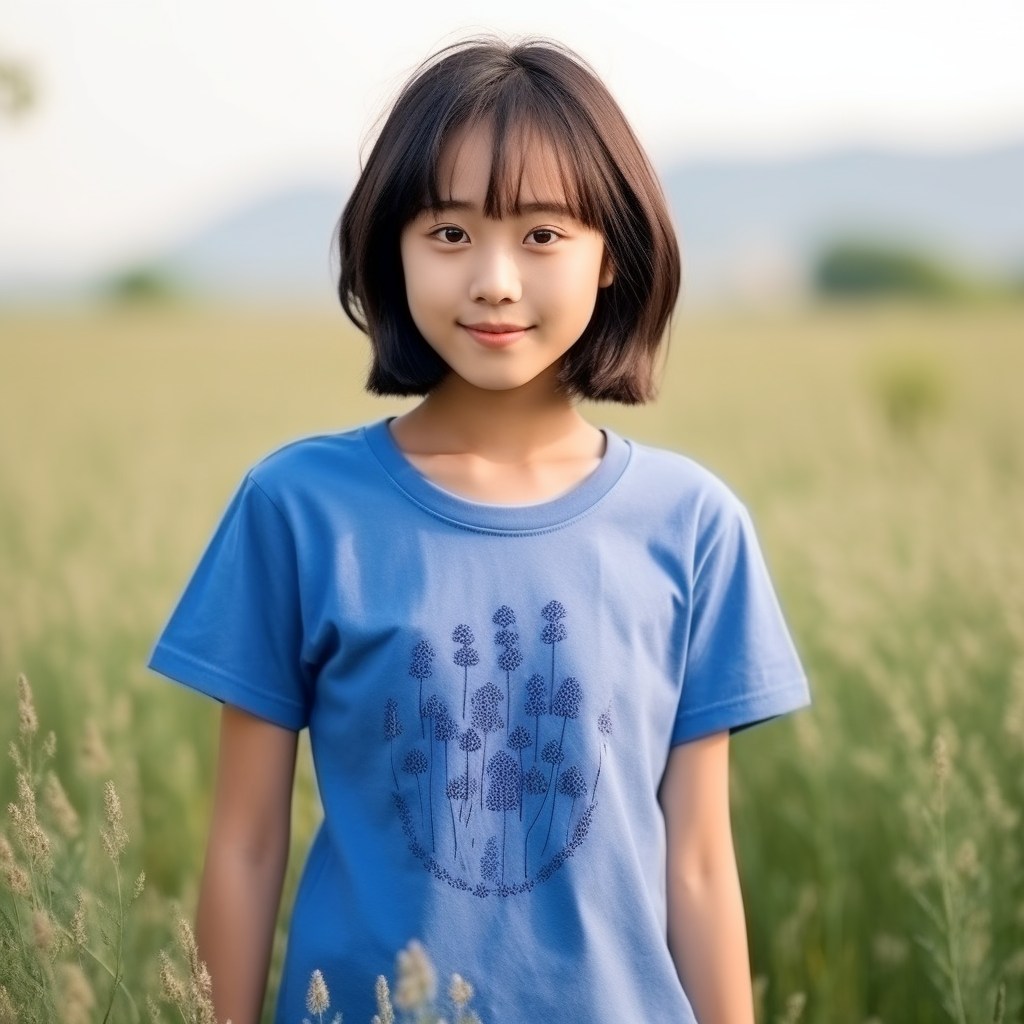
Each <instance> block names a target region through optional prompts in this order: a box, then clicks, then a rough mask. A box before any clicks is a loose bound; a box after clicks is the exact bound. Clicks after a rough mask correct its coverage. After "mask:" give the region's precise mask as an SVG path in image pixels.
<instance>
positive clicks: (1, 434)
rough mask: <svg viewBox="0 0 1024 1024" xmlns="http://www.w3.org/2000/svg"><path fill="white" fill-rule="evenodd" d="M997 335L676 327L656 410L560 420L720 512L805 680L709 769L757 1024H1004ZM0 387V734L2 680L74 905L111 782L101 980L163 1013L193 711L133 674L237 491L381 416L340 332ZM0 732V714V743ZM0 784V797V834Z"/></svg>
mask: <svg viewBox="0 0 1024 1024" xmlns="http://www.w3.org/2000/svg"><path fill="white" fill-rule="evenodd" d="M1021 337H1024V312H1022V310H1021V308H1020V307H1013V306H1006V307H1002V308H1000V307H991V308H988V309H981V308H965V309H943V310H938V311H934V310H928V309H924V308H921V309H915V308H913V307H901V306H888V307H886V306H881V307H873V308H865V309H860V310H842V311H834V310H832V311H829V310H820V311H815V310H808V311H802V312H799V313H786V314H777V315H772V316H754V315H738V314H737V315H730V316H725V315H717V316H711V315H708V316H705V317H703V318H699V317H697V318H684V319H683V320H682V322H681V323H680V324H679V325H678V329H677V332H676V335H675V337H674V339H673V343H672V353H671V357H670V360H669V367H668V372H667V374H666V379H665V385H664V388H663V394H662V398H661V400H660V402H659V403H658V404H657V405H655V406H653V407H651V408H649V409H644V410H618V409H613V408H608V407H598V408H592V409H589V410H588V413H589V414H590V415H592V417H593V418H594V419H595V420H596V421H598V422H603V423H606V424H609V425H611V426H613V427H614V428H616V429H618V430H619V431H620V432H622V433H623V434H626V435H627V436H631V437H634V438H637V439H639V440H642V441H650V442H652V443H656V444H662V445H666V446H669V447H672V448H675V449H677V450H683V451H685V452H688V453H689V454H692V455H694V456H695V457H696V458H698V459H699V460H700V461H702V462H704V463H705V464H707V465H709V466H710V468H712V469H713V470H715V471H716V472H718V473H719V474H720V475H721V476H723V477H724V478H725V479H726V481H727V482H728V483H730V484H731V485H732V486H733V487H734V488H735V489H736V490H737V491H738V492H739V493H740V495H741V496H742V497H743V498H744V499H745V500H746V502H747V503H748V505H749V506H750V507H751V509H752V512H753V514H754V519H755V522H756V523H757V524H758V528H759V532H760V534H761V537H762V540H763V543H764V546H765V549H766V552H767V556H768V560H769V563H770V565H771V567H772V570H773V575H774V577H775V579H776V582H777V584H778V586H779V590H780V593H781V596H782V600H783V605H784V607H785V609H786V611H787V615H788V617H789V619H790V622H791V624H792V626H793V629H794V633H795V635H796V639H797V643H798V647H799V648H800V651H801V654H802V656H803V658H804V660H805V662H806V664H807V668H808V671H809V673H810V676H811V682H812V690H813V694H814V698H815V705H814V707H813V709H811V710H810V711H807V712H801V713H799V714H797V715H795V716H793V717H792V718H790V719H787V720H784V721H782V722H779V723H775V724H772V725H768V726H765V727H762V728H759V729H756V730H754V731H753V732H751V733H748V734H743V735H740V736H738V737H736V738H735V740H734V744H733V749H734V756H733V765H734V770H733V779H732V787H733V807H734V814H733V824H734V829H735V833H736V841H737V849H738V854H739V858H740V868H741V876H742V881H743V885H744V894H745V899H746V906H747V915H748V928H749V932H750V941H751V955H752V961H753V964H752V966H753V972H754V974H755V976H756V986H755V988H756V992H757V994H758V1003H759V1011H758V1019H759V1021H761V1022H768V1021H771V1022H776V1021H779V1020H790V1019H794V1020H795V1019H797V1018H799V1019H800V1020H801V1021H806V1022H812V1024H841V1022H853V1024H865V1022H868V1021H871V1022H873V1024H877V1022H879V1021H884V1022H888V1024H903V1022H909V1021H917V1022H924V1024H929V1022H932V1021H935V1022H939V1021H946V1020H953V1021H957V1022H960V1024H964V1022H971V1024H982V1022H988V1021H990V1020H993V1019H994V1018H995V1016H996V1015H997V1011H998V1014H1000V1015H1003V1016H1004V1018H1005V1019H1006V1020H1007V1021H1009V1020H1015V1019H1018V1018H1019V1017H1020V1014H1021V1012H1022V1008H1024V828H1022V823H1021V820H1020V817H1021V811H1022V809H1024V770H1022V765H1024V515H1022V514H1021V510H1022V509H1024V403H1021V402H1020V400H1019V381H1020V380H1022V379H1024V347H1022V346H1021V344H1020V338H1021ZM0 360H2V364H3V368H2V372H0V601H2V609H3V611H2V614H0V707H14V706H15V705H14V699H15V698H14V692H13V681H14V679H15V677H16V675H17V673H18V672H19V671H25V672H26V673H27V674H28V676H29V678H30V679H31V680H32V681H33V684H34V686H35V691H36V704H37V706H38V714H39V717H40V719H41V720H42V721H44V722H47V723H49V725H47V728H52V729H53V730H54V731H55V732H56V734H57V736H58V737H59V738H60V742H59V743H57V745H56V749H55V750H54V751H53V752H52V757H51V758H50V761H49V762H48V767H47V771H50V770H52V771H53V772H54V773H55V775H56V776H57V777H58V778H60V779H61V780H63V783H64V786H65V788H66V797H67V803H68V806H69V807H71V808H72V809H73V810H74V813H75V815H76V816H77V819H78V821H79V828H80V830H81V832H80V835H79V837H78V838H75V839H73V840H72V839H61V840H60V842H62V843H81V844H84V845H83V846H82V849H83V851H84V850H85V848H86V846H88V845H89V843H91V844H92V846H91V848H92V852H91V853H89V854H88V856H86V855H85V854H84V852H83V855H82V857H81V858H80V862H81V872H82V879H83V881H85V882H87V883H88V885H89V887H92V888H96V889H97V890H98V891H108V890H107V887H108V884H109V882H110V879H111V874H110V871H111V864H110V859H109V857H106V855H105V854H104V853H103V849H102V842H101V841H100V840H99V839H98V838H97V837H98V835H99V830H100V829H101V828H108V829H109V827H110V826H109V822H108V821H107V817H106V811H105V809H104V805H103V800H102V794H103V782H104V781H105V780H106V779H108V778H112V779H113V780H114V783H115V786H116V792H117V793H118V795H119V798H120V802H121V804H122V813H123V816H124V821H126V822H127V823H128V825H127V826H126V827H127V828H128V830H129V831H130V834H131V836H132V842H131V844H129V846H128V847H127V848H126V849H125V851H124V852H123V854H122V861H121V865H120V867H121V869H122V874H123V879H122V880H123V881H124V887H123V892H124V891H126V890H127V891H132V890H133V885H134V879H135V878H136V877H137V873H138V872H139V871H145V875H146V887H145V891H144V892H143V894H142V896H141V897H140V898H139V901H138V902H137V904H135V905H134V906H133V907H131V908H129V912H128V914H127V917H126V927H127V928H128V929H129V934H130V936H131V941H130V942H126V943H125V944H124V946H123V964H122V971H123V974H124V977H125V978H126V979H127V978H133V979H142V980H143V981H144V983H145V985H147V986H153V985H155V986H158V985H159V977H158V974H159V960H158V954H159V952H160V950H161V949H163V948H166V947H168V946H169V945H173V943H174V941H175V935H174V928H173V919H170V918H168V916H167V913H166V907H167V905H168V903H167V901H170V900H173V901H177V902H178V903H179V904H180V905H181V906H182V908H183V909H184V912H185V914H186V916H187V915H188V914H190V913H191V908H192V906H193V904H194V899H195V891H196V878H197V875H198V871H199V868H200V858H201V855H202V849H203V842H204V834H205V827H206V820H207V816H208V813H209V788H210V787H209V780H210V776H211V773H212V770H213V738H214V718H215V709H214V708H212V707H209V706H207V704H206V703H205V702H203V701H201V700H200V699H199V698H196V697H193V696H192V695H191V694H189V693H186V692H184V691H182V690H180V689H178V688H176V687H173V686H170V685H167V684H166V683H163V682H160V681H157V680H155V679H154V678H151V677H149V676H148V675H147V674H146V672H145V670H144V669H143V667H142V666H143V664H144V662H145V657H146V654H147V653H148V648H149V645H150V643H151V642H152V639H153V637H154V636H155V634H156V632H157V630H158V628H159V625H160V623H161V622H162V621H163V619H164V617H165V616H166V614H167V612H168V610H169V608H170V606H171V604H172V602H173V600H174V598H175V597H176V595H177V593H178V592H179V590H180V588H181V586H182V584H183V583H184V581H185V579H186V577H187V575H188V572H189V571H190V568H191V566H192V565H193V564H194V561H195V559H196V557H197V556H198V553H199V551H200V549H201V547H202V545H203V543H204V542H205V540H206V538H207V536H208V535H209V532H210V531H211V529H212V527H213V524H214V522H215V521H216V518H217V516H218V514H219V512H220V510H221V508H222V507H223V505H224V503H225V502H226V500H227V498H228V496H229V494H230V492H231V490H232V488H233V487H234V485H235V483H236V481H237V480H238V478H239V477H240V475H241V472H242V470H243V469H244V467H245V466H246V465H247V464H248V463H249V462H251V461H252V460H254V459H255V458H257V457H258V456H259V455H260V454H261V453H262V452H263V451H265V450H267V449H268V448H270V447H272V446H274V445H276V444H278V443H280V442H282V441H284V440H286V439H288V438H291V437H294V436H297V435H300V434H303V433H307V432H310V431H315V430H322V429H338V428H340V427H342V426H345V425H348V424H351V423H356V422H361V421H363V420H366V419H369V418H373V417H376V416H381V415H384V414H385V412H387V411H392V410H394V409H395V408H397V407H398V406H397V404H395V403H387V404H385V403H380V402H376V401H374V400H371V399H369V398H367V397H366V396H363V395H362V394H361V392H360V390H359V384H360V380H361V374H362V367H363V365H364V362H365V349H364V345H363V342H362V341H361V339H359V338H358V337H357V336H354V335H353V334H352V333H351V332H349V331H347V330H346V329H345V328H344V327H343V326H342V324H341V321H340V317H339V318H329V317H319V316H313V315H306V314H300V313H294V314H283V313H282V314H266V315H259V316H257V315H255V314H253V315H245V314H241V313H230V312H224V311H221V312H216V311H188V310H176V309H174V308H173V307H171V308H168V309H164V310H161V311H160V312H159V313H158V314H157V313H152V312H147V311H145V310H142V309H139V310H132V311H129V312H118V313H114V312H110V313H93V314H88V315H85V314H75V315H74V316H72V315H70V314H68V315H65V316H57V315H54V316H48V317H44V316H37V317H22V318H20V319H15V318H12V317H11V316H10V315H8V316H7V317H6V318H5V319H4V320H3V321H2V322H0ZM5 679H6V680H8V681H9V683H10V685H11V687H12V690H11V691H10V698H9V699H5V698H3V697H2V693H3V692H4V691H3V689H2V686H3V685H4V684H3V680H5ZM18 730H19V724H18V720H17V717H16V716H15V715H13V714H12V715H7V714H6V713H4V714H0V739H2V740H4V741H7V740H9V739H16V738H17V737H18V735H19V732H18ZM17 775H18V772H17V769H16V768H15V766H14V765H13V763H11V762H8V763H6V764H5V765H4V766H3V767H0V798H2V803H0V806H6V805H7V803H8V802H9V801H10V802H14V803H16V804H17V803H18V801H19V800H20V799H21V798H20V796H19V792H18V786H17ZM42 782H43V784H45V779H42ZM39 806H40V807H42V806H43V802H42V797H40V803H39ZM295 816H296V820H295V827H294V829H293V836H294V844H295V845H294V849H293V856H292V858H291V861H290V866H289V881H288V887H289V890H288V893H287V894H286V898H285V905H287V903H288V901H289V900H290V894H291V892H293V891H294V884H295V880H296V877H297V872H298V870H299V868H300V867H301V860H302V856H303V850H304V843H305V841H306V840H307V837H308V836H309V835H310V833H311V830H312V828H313V827H314V825H315V822H316V820H317V816H318V808H317V804H316V800H315V797H314V794H313V789H312V782H311V772H310V769H309V763H308V757H305V756H304V757H303V758H302V770H301V773H300V782H299V797H298V799H297V801H296V804H295ZM8 824H9V823H8ZM8 824H5V825H4V826H3V828H5V829H7V827H8ZM47 827H52V828H56V827H57V826H56V822H55V821H54V822H53V823H51V825H49V826H47ZM87 836H88V837H91V839H89V841H88V843H87V842H86V839H85V837H87ZM97 844H99V845H97ZM15 845H16V844H15ZM76 848H77V847H76ZM21 856H22V855H21V854H19V857H21ZM105 857H106V859H105ZM70 891H71V890H69V892H70ZM5 899H6V900H8V904H5V905H9V903H10V896H9V894H6V893H2V892H0V901H3V900H5ZM104 904H105V905H106V906H109V907H114V906H116V905H117V904H116V901H115V900H114V898H113V896H112V895H110V894H109V892H108V895H107V896H106V897H105V898H104ZM157 908H163V909H160V910H159V911H158V909H157ZM70 909H71V911H72V913H73V911H74V907H70ZM151 914H152V916H151ZM284 924H285V919H284V918H282V921H281V924H280V927H279V931H278V940H277V959H276V961H275V963H276V964H277V967H276V968H275V970H276V969H279V964H280V953H281V944H282V941H283V935H284ZM26 927H27V925H26ZM132 929H134V931H133V930H132ZM26 934H27V933H26ZM105 954H108V955H110V956H111V960H110V961H108V966H111V964H112V963H113V962H114V961H116V956H113V953H112V951H111V950H106V949H105ZM154 964H156V965H157V966H156V967H154V966H152V965H154ZM115 973H116V968H115ZM90 978H91V976H90ZM275 984H276V982H275V981H274V980H273V979H272V984H271V991H272V992H273V988H274V985H275ZM90 985H91V986H93V987H94V989H95V990H96V991H97V992H107V989H105V988H103V986H102V984H100V980H99V979H97V980H95V981H93V980H90ZM1000 993H1002V996H1000ZM107 998H108V999H109V993H108V996H107ZM997 1003H998V1005H997ZM2 1005H3V1004H2V1002H0V1020H2ZM115 1005H116V1004H115ZM100 1008H101V1000H100V998H99V997H97V1002H96V1011H95V1012H96V1013H99V1015H98V1016H96V1015H95V1013H94V1016H93V1018H90V1019H96V1020H102V1013H101V1012H99V1010H100ZM90 1012H93V1011H90ZM266 1019H268V1020H269V1016H268V1017H267V1018H266ZM324 1019H325V1020H328V1019H329V1016H325V1018H324Z"/></svg>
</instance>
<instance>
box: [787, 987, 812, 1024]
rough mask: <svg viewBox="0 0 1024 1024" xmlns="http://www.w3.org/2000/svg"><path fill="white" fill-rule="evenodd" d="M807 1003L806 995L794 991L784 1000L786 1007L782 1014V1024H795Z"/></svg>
mask: <svg viewBox="0 0 1024 1024" xmlns="http://www.w3.org/2000/svg"><path fill="white" fill-rule="evenodd" d="M806 1005H807V996H806V995H804V993H803V992H794V993H793V994H792V995H791V996H789V998H788V999H787V1000H786V1009H785V1011H784V1012H783V1015H782V1024H797V1021H798V1020H800V1018H801V1017H802V1016H803V1013H804V1007H805V1006H806Z"/></svg>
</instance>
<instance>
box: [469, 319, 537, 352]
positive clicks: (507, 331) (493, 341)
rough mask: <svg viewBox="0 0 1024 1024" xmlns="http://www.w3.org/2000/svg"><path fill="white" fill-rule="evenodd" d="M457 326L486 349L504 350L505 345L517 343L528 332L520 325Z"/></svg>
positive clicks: (483, 324) (479, 324)
mask: <svg viewBox="0 0 1024 1024" xmlns="http://www.w3.org/2000/svg"><path fill="white" fill-rule="evenodd" d="M459 326H460V327H461V328H462V329H463V330H464V331H466V333H467V334H469V336H470V337H471V338H474V339H475V340H476V341H478V342H480V344H481V345H486V346H487V347H488V348H504V347H505V346H506V345H511V344H513V343H514V342H516V341H519V339H520V338H522V337H523V336H524V335H525V334H526V332H527V331H528V330H530V328H529V327H523V326H522V325H521V324H492V323H477V324H459Z"/></svg>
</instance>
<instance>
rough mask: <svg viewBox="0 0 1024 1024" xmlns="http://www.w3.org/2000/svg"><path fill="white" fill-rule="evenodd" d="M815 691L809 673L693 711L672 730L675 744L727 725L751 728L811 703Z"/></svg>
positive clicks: (731, 728)
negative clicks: (812, 688) (768, 688)
mask: <svg viewBox="0 0 1024 1024" xmlns="http://www.w3.org/2000/svg"><path fill="white" fill-rule="evenodd" d="M810 703H811V694H810V691H809V689H808V686H807V678H806V676H800V677H799V678H797V679H794V680H792V681H791V682H788V683H786V684H785V685H783V686H779V687H774V688H772V689H771V690H764V691H760V692H758V693H753V694H746V695H744V696H742V697H740V698H737V699H736V700H732V701H724V702H723V703H720V704H715V705H713V706H711V707H707V708H704V709H702V710H700V711H697V712H695V713H692V714H689V715H687V716H686V718H685V719H683V720H682V721H679V722H677V723H676V726H675V728H674V729H673V730H672V746H676V745H677V744H679V743H687V742H689V741H690V740H695V739H698V738H699V737H701V736H707V735H710V734H711V733H714V732H722V731H724V730H726V729H728V730H729V732H730V733H734V732H739V731H740V730H741V729H750V728H752V727H753V726H755V725H758V724H760V723H762V722H767V721H769V720H770V719H773V718H778V717H779V716H780V715H785V714H788V713H789V712H791V711H797V710H799V709H800V708H804V707H807V706H809V705H810Z"/></svg>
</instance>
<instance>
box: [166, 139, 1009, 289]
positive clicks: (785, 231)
mask: <svg viewBox="0 0 1024 1024" xmlns="http://www.w3.org/2000/svg"><path fill="white" fill-rule="evenodd" d="M664 184H665V188H666V192H667V194H668V197H669V200H670V203H671V205H672V208H673V213H674V217H675V220H676V224H677V226H678V228H679V231H680V236H681V239H682V244H683V249H684V258H685V267H686V271H685V273H686V291H687V294H688V295H689V296H690V297H691V298H693V299H697V300H699V299H701V298H722V297H725V298H741V299H742V298H755V299H756V298H765V297H768V298H770V297H773V296H777V295H779V294H786V293H788V292H794V291H796V292H798V291H800V290H802V289H803V288H804V287H805V283H806V280H807V276H808V271H809V268H810V265H811V263H812V261H813V257H814V254H815V252H816V251H817V250H818V249H820V247H821V246H822V245H823V244H824V243H826V242H828V241H832V240H835V239H836V238H855V239H861V240H872V241H893V242H899V243H900V244H909V245H916V246H920V247H921V248H923V249H925V250H927V251H929V252H931V253H933V254H935V255H937V256H939V257H941V258H944V259H948V260H950V261H952V262H953V263H958V264H961V265H963V266H964V267H965V268H966V269H968V270H970V269H972V268H973V269H976V270H978V271H981V272H985V273H995V274H1009V273H1017V274H1020V272H1021V271H1022V270H1024V143H1022V144H1021V145H1016V146H1011V147H1006V148H1002V149H998V150H991V151H986V152H977V153H972V154H966V155H908V154H899V153H891V152H882V151H879V152H871V151H862V152H842V153H835V154H831V155H823V156H814V157H808V158H805V159H790V160H775V161H761V162H747V161H744V162H699V163H691V164H684V165H681V166H678V167H675V168H672V169H670V170H669V171H668V172H667V173H666V174H664ZM344 201H345V194H344V193H343V192H342V191H341V190H339V189H329V188H316V187H305V188H297V189H294V190H291V191H285V192H281V193H278V194H275V195H271V196H269V197H267V198H266V199H265V200H264V201H262V202H258V203H256V204H254V205H250V206H246V207H243V208H241V209H237V210H235V211H233V212H230V213H228V214H226V215H225V216H224V217H223V218H222V219H220V220H218V221H217V222H215V223H213V224H211V225H210V226H209V227H208V228H207V229H205V230H203V231H201V232H199V233H198V234H196V235H195V236H194V237H193V238H192V239H191V240H189V241H187V242H186V243H184V244H181V245H178V246H175V247H174V248H173V249H172V250H170V251H168V252H164V253H162V254H161V253H156V254H154V257H153V259H152V261H151V262H150V266H151V267H153V268H155V269H156V270H157V271H159V272H162V273H165V274H166V275H167V276H168V277H170V278H173V279H175V280H177V281H179V282H181V284H182V285H183V286H185V287H187V288H190V289H193V290H196V291H199V292H202V293H207V294H214V295H226V296H227V295H229V296H243V297H249V298H253V297H257V298H264V299H270V300H275V299H287V298H297V299H303V300H308V299H311V298H317V297H318V298H320V299H321V300H322V301H324V302H331V301H334V299H333V295H334V280H333V273H332V269H331V239H332V234H333V231H334V227H335V224H336V222H337V219H338V217H339V215H340V213H341V210H342V207H343V205H344Z"/></svg>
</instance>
